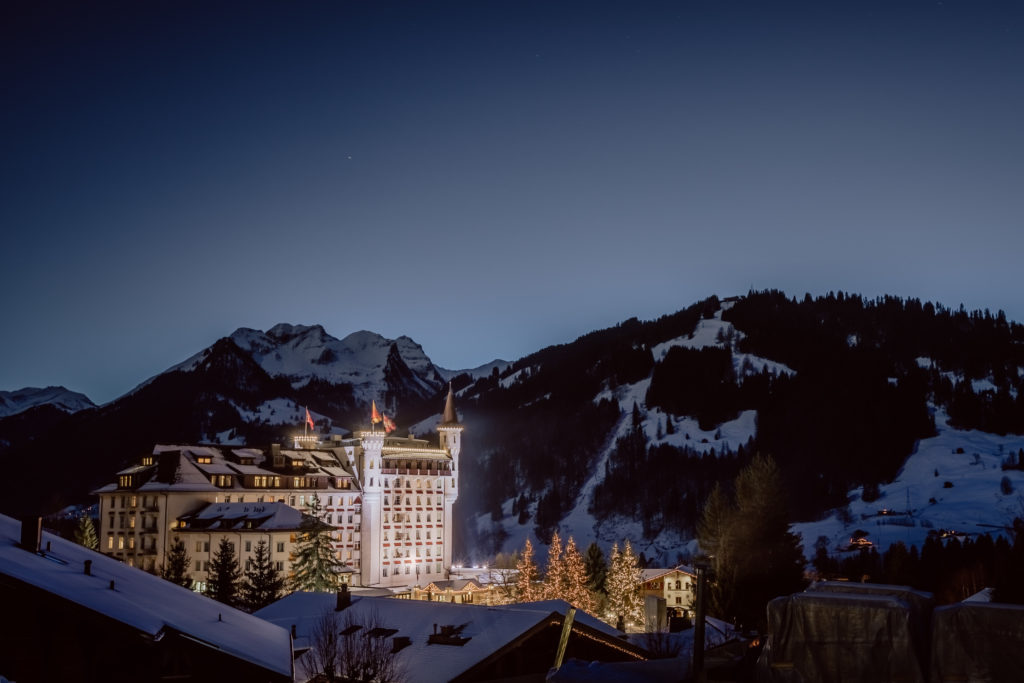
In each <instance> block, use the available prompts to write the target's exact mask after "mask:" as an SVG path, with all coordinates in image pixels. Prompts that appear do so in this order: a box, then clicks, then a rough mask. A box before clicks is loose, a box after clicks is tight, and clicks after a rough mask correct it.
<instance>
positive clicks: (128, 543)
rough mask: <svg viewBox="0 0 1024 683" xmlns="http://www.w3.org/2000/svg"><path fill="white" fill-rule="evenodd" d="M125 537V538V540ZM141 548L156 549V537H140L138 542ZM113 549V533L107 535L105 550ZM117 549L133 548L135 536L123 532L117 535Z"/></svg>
mask: <svg viewBox="0 0 1024 683" xmlns="http://www.w3.org/2000/svg"><path fill="white" fill-rule="evenodd" d="M125 539H127V540H125ZM139 548H140V549H141V550H156V538H152V539H150V540H149V541H147V540H146V539H142V541H141V542H140V543H139ZM113 549H114V535H113V534H108V535H107V550H113ZM117 549H118V550H135V537H134V536H125V535H123V534H118V535H117Z"/></svg>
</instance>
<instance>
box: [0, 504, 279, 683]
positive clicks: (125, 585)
mask: <svg viewBox="0 0 1024 683" xmlns="http://www.w3.org/2000/svg"><path fill="white" fill-rule="evenodd" d="M20 540H21V523H20V522H19V521H18V520H15V519H12V518H11V517H7V516H6V515H0V574H3V575H6V576H9V577H11V578H14V579H16V580H18V581H22V582H24V583H26V584H29V585H31V586H35V587H36V588H39V589H40V590H43V591H46V592H48V593H51V594H53V595H56V596H59V597H60V598H62V599H64V600H67V601H69V602H73V603H75V604H78V605H81V606H83V607H85V608H87V609H90V610H93V611H95V612H98V613H100V614H103V615H105V616H107V617H109V618H111V619H114V620H116V621H119V622H121V623H123V624H126V625H128V626H130V627H132V628H135V629H137V630H138V631H140V632H142V633H145V634H147V635H149V636H154V637H155V636H157V635H158V634H160V633H161V632H162V631H165V630H166V629H173V630H175V631H179V632H181V633H184V634H186V635H189V636H191V637H194V638H196V639H199V640H201V641H203V642H205V643H209V644H211V645H213V646H214V647H216V648H218V649H220V650H221V651H223V652H225V653H227V654H229V655H231V656H234V657H237V658H239V659H242V660H245V661H248V662H252V663H254V664H256V665H258V666H261V667H263V668H265V669H268V670H270V671H274V672H276V673H279V674H284V675H291V670H292V668H291V666H292V665H291V658H292V648H291V641H290V637H289V633H288V631H286V630H285V629H282V628H280V627H279V626H275V625H274V624H271V623H268V622H266V621H264V620H262V619H259V618H258V617H254V616H253V615H251V614H246V613H245V612H241V611H239V610H236V609H233V608H231V607H228V606H227V605H224V604H222V603H219V602H216V601H214V600H211V599H210V598H207V597H205V596H203V595H199V594H198V593H193V592H192V591H190V590H188V589H186V588H182V587H181V586H178V585H175V584H173V583H171V582H170V581H165V580H164V579H161V578H159V577H156V576H153V575H151V574H147V573H146V572H144V571H142V570H140V569H135V568H133V567H129V566H127V565H125V564H122V563H120V562H118V561H117V560H115V559H113V558H110V557H107V556H106V555H103V554H101V553H97V552H94V551H92V550H89V549H88V548H85V547H83V546H80V545H78V544H77V543H72V542H71V541H68V540H65V539H63V538H60V537H59V536H55V535H53V534H50V533H48V532H44V533H43V542H42V546H43V548H46V547H47V544H49V549H48V550H46V551H44V552H43V553H40V554H37V553H33V552H30V551H28V550H25V549H23V548H21V547H20V545H19V543H20ZM86 560H91V561H92V569H91V574H89V575H87V574H85V572H84V563H85V561H86ZM111 582H113V585H114V588H113V590H111V588H110V586H111ZM8 616H10V615H8Z"/></svg>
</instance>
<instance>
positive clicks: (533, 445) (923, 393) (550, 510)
mask: <svg viewBox="0 0 1024 683" xmlns="http://www.w3.org/2000/svg"><path fill="white" fill-rule="evenodd" d="M711 323H715V324H716V325H717V328H712V327H711ZM710 329H717V334H716V335H715V336H714V337H712V338H710V339H706V338H702V336H701V335H703V334H706V332H707V331H708V330H710ZM1022 372H1024V327H1022V326H1021V325H1019V324H1016V323H1010V322H1009V321H1007V320H1006V318H1005V316H1004V315H1003V314H1002V313H1001V312H1000V313H997V314H996V315H992V314H991V313H989V312H987V311H985V312H972V313H968V312H966V311H964V310H962V309H961V310H957V311H953V310H950V309H947V308H945V307H943V306H940V305H936V304H931V303H923V304H922V303H921V302H920V301H917V300H915V299H908V300H903V299H899V298H896V297H885V298H881V299H878V300H867V299H864V298H862V297H860V296H857V295H847V294H844V293H841V292H840V293H837V294H831V293H830V294H829V295H827V296H823V297H818V298H813V297H811V296H809V295H808V296H805V297H803V298H802V299H797V298H791V297H787V296H786V295H784V294H783V293H781V292H778V291H764V292H751V293H749V294H748V295H747V296H745V297H740V298H736V299H733V300H729V301H726V302H724V303H723V302H721V301H719V300H718V299H717V298H716V297H711V298H709V299H708V300H706V301H702V302H699V303H697V304H695V305H693V306H691V307H689V308H687V309H685V310H683V311H680V312H678V313H676V314H673V315H670V316H665V317H663V318H660V319H658V320H656V321H651V322H640V321H637V320H635V319H633V320H628V321H626V322H624V323H622V324H621V325H618V326H616V327H614V328H610V329H607V330H602V331H599V332H594V333H591V334H588V335H586V336H584V337H581V338H580V339H578V340H576V341H575V342H573V343H571V344H565V345H561V346H556V347H550V348H548V349H544V350H542V351H539V352H538V353H535V354H532V355H531V356H528V357H526V358H523V359H521V360H519V361H517V362H515V363H514V364H512V365H511V366H510V367H509V368H508V369H507V370H506V371H505V372H504V373H501V374H500V375H499V374H498V373H495V374H492V376H490V377H486V378H482V379H479V380H477V381H476V382H475V383H470V382H469V381H468V379H467V378H462V379H461V381H460V380H457V382H458V384H457V385H456V386H457V388H459V389H460V390H461V391H460V396H461V397H462V398H461V400H460V408H461V409H462V410H463V411H464V412H465V413H466V421H467V422H470V423H473V424H474V430H473V435H472V440H473V444H474V447H473V453H474V456H475V457H473V458H468V459H467V463H466V465H465V467H466V468H467V476H472V480H473V481H479V482H481V484H482V485H481V486H480V487H478V488H476V489H475V490H474V491H470V492H468V495H467V498H468V500H465V501H463V504H465V505H467V507H469V508H470V509H471V510H476V511H478V512H481V513H488V514H489V515H490V519H491V521H492V522H495V523H498V522H500V523H501V525H502V529H503V530H501V531H499V530H498V529H497V527H496V528H495V531H494V532H493V533H494V535H495V536H498V537H497V538H487V539H483V540H484V542H485V544H486V543H490V544H493V545H494V546H495V547H498V546H500V543H501V541H502V538H501V537H502V536H503V535H505V534H507V533H508V530H509V529H510V526H509V524H510V522H511V518H513V517H514V519H515V523H516V524H521V525H525V526H529V527H531V529H532V531H534V532H535V533H536V535H537V536H539V537H540V538H541V540H543V539H545V538H546V536H547V535H548V534H549V533H550V531H551V529H552V528H554V527H555V525H556V524H558V522H559V520H560V519H562V518H563V517H564V516H565V515H567V514H569V513H570V512H571V511H573V510H577V511H578V510H579V507H580V506H581V505H585V506H586V508H587V510H588V511H589V512H590V513H591V514H592V515H593V517H594V519H595V522H596V524H598V525H600V523H601V522H602V520H607V519H611V518H614V517H616V516H619V517H624V518H631V519H634V520H640V521H641V524H642V531H643V534H644V535H645V536H646V537H653V536H655V535H657V534H658V533H660V532H661V531H663V530H665V529H672V530H675V531H676V532H678V533H679V534H680V535H681V536H683V537H688V536H692V535H693V532H694V530H695V525H696V522H697V519H698V516H699V512H700V509H701V507H702V506H703V503H704V500H705V499H706V497H707V494H708V493H709V491H710V490H711V487H712V486H713V485H714V483H715V482H719V481H720V482H723V483H726V482H729V481H731V480H732V479H733V478H734V477H735V476H736V473H737V472H738V471H739V469H740V468H741V467H743V466H744V465H745V464H746V463H747V462H749V460H750V458H751V457H752V456H753V455H754V454H755V453H757V452H762V453H765V454H769V455H771V456H772V457H773V458H774V459H775V460H776V462H778V464H779V466H780V469H781V470H782V475H783V478H784V481H785V484H786V487H787V489H788V490H791V491H799V492H800V493H799V495H793V496H789V498H788V502H789V505H790V514H791V516H792V518H793V519H814V518H816V517H817V516H820V515H821V514H822V513H824V512H825V511H826V510H829V509H831V508H834V507H840V506H843V505H845V504H846V502H847V499H848V494H849V491H850V490H851V489H854V488H856V487H864V488H863V491H864V495H865V497H870V496H871V495H872V493H871V492H872V491H877V489H878V486H879V485H880V484H883V483H885V482H887V481H890V480H891V479H892V478H893V477H894V476H895V475H896V473H897V472H898V471H899V469H900V467H901V466H902V465H903V463H904V462H905V460H906V458H907V456H908V455H910V454H911V453H912V452H913V450H914V448H915V444H916V442H917V441H918V440H920V439H922V438H926V437H929V436H932V435H933V434H934V433H935V423H934V418H933V412H934V410H935V409H936V408H941V409H945V410H946V411H947V412H948V415H949V417H950V424H951V425H954V426H957V427H963V428H978V429H982V430H986V431H991V432H995V433H1006V432H1016V433H1021V432H1024V394H1022V392H1021V391H1020V390H1021V389H1022V388H1024V387H1022V386H1021V385H1022V383H1024V379H1022ZM629 395H639V396H640V397H641V398H640V400H635V401H633V402H632V403H630V402H629V401H623V397H624V396H629ZM748 411H754V412H755V414H756V418H755V421H754V424H755V428H754V429H752V430H751V432H750V434H749V437H748V438H746V439H739V440H738V441H737V440H733V441H730V440H729V439H721V440H719V439H717V438H714V437H720V436H721V434H720V430H719V432H716V429H718V428H719V426H720V425H727V426H728V425H730V424H733V423H732V422H731V421H734V420H737V418H739V417H740V416H741V415H744V414H749V412H748ZM691 418H692V419H691ZM694 421H695V424H693V423H694ZM478 424H479V427H480V430H479V431H477V429H476V427H477V425H478ZM686 425H693V426H691V427H687V426H686ZM679 429H691V430H694V431H695V434H694V436H696V431H697V430H700V431H701V432H702V433H711V434H713V437H712V438H708V437H707V436H705V437H704V438H701V439H697V438H693V439H691V438H690V436H691V435H690V434H689V433H686V434H680V433H677V432H678V431H679ZM602 454H603V455H602ZM588 480H590V481H592V482H593V484H594V486H593V488H592V490H590V491H589V493H588V494H586V495H585V496H584V495H583V494H581V491H582V490H583V488H584V485H585V482H587V481H588ZM584 497H585V498H586V500H583V499H582V498H584ZM510 501H511V505H510Z"/></svg>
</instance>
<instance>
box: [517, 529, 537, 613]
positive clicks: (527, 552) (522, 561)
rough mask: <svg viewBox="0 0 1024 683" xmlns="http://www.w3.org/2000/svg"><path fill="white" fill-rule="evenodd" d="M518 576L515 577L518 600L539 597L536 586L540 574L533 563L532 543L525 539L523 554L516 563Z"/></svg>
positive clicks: (526, 600)
mask: <svg viewBox="0 0 1024 683" xmlns="http://www.w3.org/2000/svg"><path fill="white" fill-rule="evenodd" d="M516 569H517V570H519V576H518V577H517V578H516V593H517V595H518V596H519V597H518V600H519V602H532V601H534V600H540V599H541V597H542V596H541V591H540V588H539V587H538V586H537V582H538V580H539V579H540V575H539V573H538V572H537V565H535V564H534V563H533V544H531V543H530V539H526V546H525V547H524V548H523V555H522V557H520V558H519V564H517V565H516Z"/></svg>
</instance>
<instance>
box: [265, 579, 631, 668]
mask: <svg viewBox="0 0 1024 683" xmlns="http://www.w3.org/2000/svg"><path fill="white" fill-rule="evenodd" d="M569 607H570V606H569V604H568V603H566V602H564V601H561V600H548V601H542V602H532V603H521V604H516V605H504V606H485V605H468V604H458V603H451V602H427V601H422V600H394V599H391V598H374V597H363V596H360V595H358V594H354V595H350V594H349V592H348V590H347V588H343V592H342V593H339V594H338V595H337V596H335V595H331V594H327V593H292V594H291V595H289V596H286V597H284V598H282V599H281V600H278V601H277V602H275V603H273V604H271V605H268V606H267V607H264V608H263V609H262V610H259V611H258V612H256V614H255V615H256V616H258V617H261V618H263V619H266V620H267V621H269V622H270V623H273V624H276V625H278V626H281V627H283V628H287V629H292V630H293V632H294V633H295V650H296V653H297V655H298V658H297V659H296V681H300V682H301V681H307V680H311V679H313V678H314V677H315V676H316V675H317V673H319V670H318V668H317V667H316V665H315V653H316V651H317V637H316V633H317V631H318V624H320V623H323V622H322V620H323V619H328V620H330V621H331V623H332V630H333V629H337V631H336V632H337V633H340V635H341V636H343V637H351V638H353V639H355V640H356V642H357V643H358V645H357V649H358V650H359V651H361V652H364V651H369V650H373V651H376V652H381V653H382V656H385V657H392V658H393V666H395V667H396V668H397V669H398V670H399V671H401V677H402V680H404V681H407V683H421V682H422V683H437V682H440V681H459V682H469V681H492V680H509V679H513V678H514V679H515V680H517V681H523V682H525V681H543V680H544V677H545V675H546V674H547V672H548V671H549V669H550V668H551V666H552V665H553V663H554V661H555V656H556V652H557V649H558V643H559V638H560V637H561V634H562V624H563V622H564V620H565V618H566V613H567V610H568V609H569ZM622 635H623V634H622V633H621V632H619V631H617V630H615V629H613V628H611V627H610V626H608V625H607V624H605V623H604V622H602V621H599V620H598V619H596V618H595V617H592V616H590V615H589V614H586V613H584V612H579V611H577V612H576V613H575V618H574V620H573V622H572V627H571V631H570V636H569V640H568V645H567V648H566V652H565V657H566V659H568V658H572V657H575V658H577V659H582V660H585V661H602V662H627V661H640V660H645V659H647V656H648V655H647V652H646V651H645V650H644V649H643V648H641V647H639V646H637V645H634V644H631V643H629V642H627V641H626V640H624V639H623V638H622ZM381 639H383V640H381ZM371 643H375V644H371Z"/></svg>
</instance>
